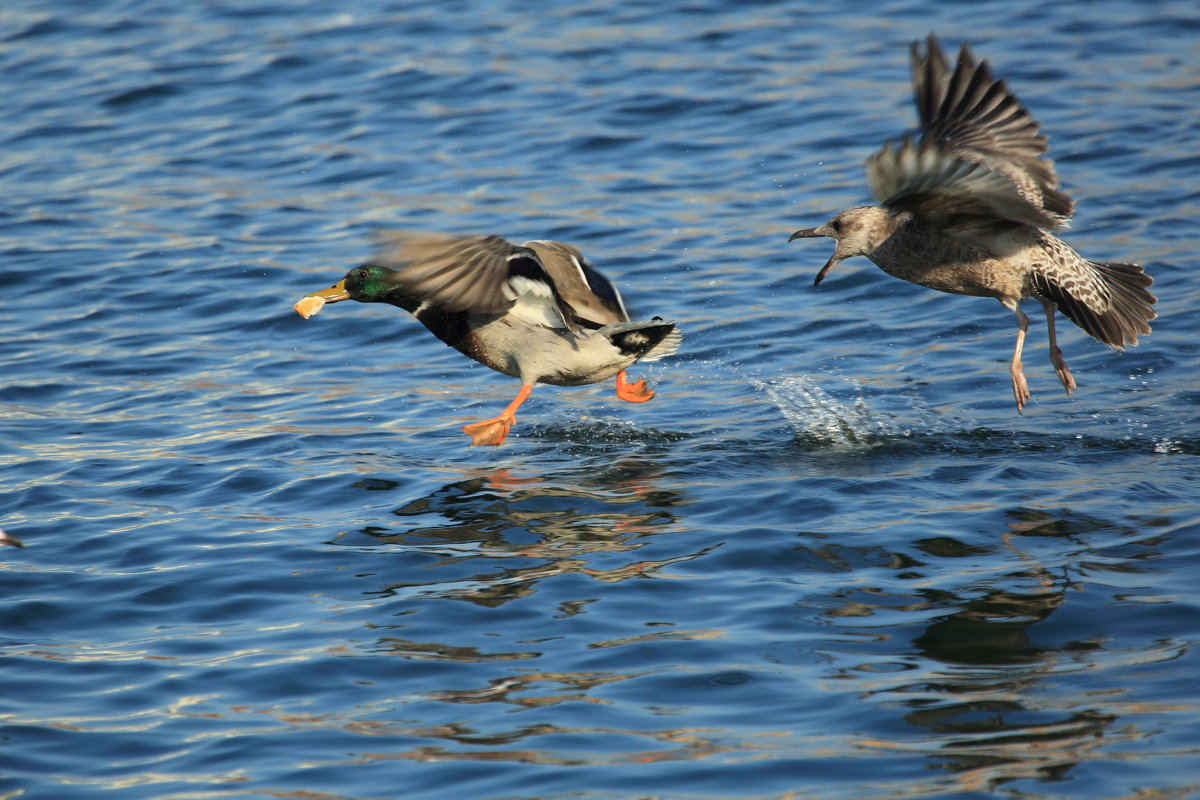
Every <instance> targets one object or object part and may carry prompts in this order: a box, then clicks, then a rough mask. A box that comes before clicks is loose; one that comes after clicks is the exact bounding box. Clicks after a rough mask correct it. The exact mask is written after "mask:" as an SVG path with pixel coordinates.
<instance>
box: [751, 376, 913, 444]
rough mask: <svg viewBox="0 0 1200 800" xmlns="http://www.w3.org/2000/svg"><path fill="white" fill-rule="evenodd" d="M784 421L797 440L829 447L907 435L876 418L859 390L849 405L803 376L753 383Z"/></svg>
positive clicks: (889, 423) (888, 420)
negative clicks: (771, 402)
mask: <svg viewBox="0 0 1200 800" xmlns="http://www.w3.org/2000/svg"><path fill="white" fill-rule="evenodd" d="M754 383H755V387H756V388H758V389H761V390H762V391H765V392H766V393H767V394H768V395H769V396H770V398H771V400H773V401H774V402H775V405H777V406H778V407H779V410H780V411H782V412H783V415H784V416H785V417H787V420H788V422H790V423H791V424H792V427H793V428H794V429H795V431H796V435H797V436H801V437H812V438H816V439H820V440H822V441H826V442H829V443H832V444H842V445H851V444H868V443H871V442H875V441H878V440H880V439H882V438H889V437H893V436H904V435H908V432H907V431H906V430H904V429H903V428H902V427H900V426H899V425H897V424H896V423H895V422H894V421H893V420H891V419H887V418H880V417H877V416H875V415H874V414H873V413H872V412H871V409H870V408H869V407H868V406H867V402H866V399H865V398H864V397H863V396H862V393H861V390H860V392H859V394H858V396H857V397H855V398H854V399H853V400H852V401H850V402H845V401H842V400H838V399H837V398H835V397H834V396H833V395H831V394H830V393H829V392H827V391H825V390H824V389H823V388H821V387H820V386H818V385H817V384H816V383H815V382H814V381H813V380H811V379H810V378H808V377H805V376H788V377H784V378H775V379H773V380H769V381H755V382H754Z"/></svg>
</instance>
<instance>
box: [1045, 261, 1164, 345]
mask: <svg viewBox="0 0 1200 800" xmlns="http://www.w3.org/2000/svg"><path fill="white" fill-rule="evenodd" d="M1087 263H1088V266H1090V267H1091V268H1092V269H1093V270H1095V272H1096V275H1097V277H1098V278H1099V280H1098V281H1097V283H1098V284H1100V285H1102V286H1103V294H1104V296H1103V297H1097V296H1096V293H1095V292H1093V291H1082V292H1079V291H1077V292H1072V291H1071V288H1072V287H1070V286H1062V285H1059V284H1058V283H1055V282H1054V281H1053V280H1051V279H1050V278H1048V277H1047V276H1046V275H1044V274H1042V273H1038V272H1035V273H1034V275H1033V286H1034V289H1035V290H1036V291H1037V293H1038V294H1040V295H1041V296H1042V297H1045V298H1046V299H1047V300H1051V301H1053V302H1054V304H1055V305H1056V306H1058V310H1059V311H1061V312H1062V313H1063V315H1064V316H1066V317H1067V319H1069V320H1071V321H1072V322H1074V323H1075V324H1076V325H1078V326H1079V327H1080V328H1082V329H1083V330H1084V331H1086V332H1087V333H1088V334H1089V335H1090V336H1091V337H1092V338H1094V339H1095V340H1096V341H1098V342H1103V343H1104V344H1106V345H1108V346H1110V347H1113V348H1116V349H1117V350H1124V349H1125V346H1126V345H1127V344H1128V345H1129V346H1130V347H1136V346H1137V343H1138V336H1146V335H1147V334H1149V333H1150V320H1152V319H1154V318H1155V317H1156V316H1158V315H1157V314H1155V312H1154V309H1153V308H1152V307H1151V306H1153V305H1154V304H1155V303H1156V302H1158V298H1157V297H1155V296H1154V295H1153V294H1151V293H1150V291H1149V287H1150V285H1151V284H1153V283H1154V279H1153V278H1151V277H1150V276H1149V275H1147V274H1146V271H1145V269H1143V268H1142V266H1141V265H1139V264H1115V263H1103V262H1099V261H1089V262H1087Z"/></svg>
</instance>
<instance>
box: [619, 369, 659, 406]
mask: <svg viewBox="0 0 1200 800" xmlns="http://www.w3.org/2000/svg"><path fill="white" fill-rule="evenodd" d="M617 397H619V398H621V399H622V400H624V401H625V402H626V403H644V402H646V401H647V400H650V399H652V398H653V397H654V392H652V391H650V390H649V389H647V388H646V382H645V381H644V380H639V381H637V382H636V383H626V382H625V370H621V371H620V372H618V373H617Z"/></svg>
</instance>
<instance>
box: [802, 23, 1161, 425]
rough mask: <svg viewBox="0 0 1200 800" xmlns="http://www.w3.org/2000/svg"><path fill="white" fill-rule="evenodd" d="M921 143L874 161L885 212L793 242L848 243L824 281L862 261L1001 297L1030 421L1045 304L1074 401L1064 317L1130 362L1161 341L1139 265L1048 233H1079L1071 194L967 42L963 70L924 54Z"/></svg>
mask: <svg viewBox="0 0 1200 800" xmlns="http://www.w3.org/2000/svg"><path fill="white" fill-rule="evenodd" d="M912 66H913V90H914V99H915V101H916V106H917V116H918V118H919V120H920V139H919V140H918V141H913V139H912V137H910V136H905V137H902V138H901V139H900V140H899V141H890V142H888V143H887V144H885V145H884V146H883V147H882V148H881V149H880V150H879V151H878V152H876V153H875V154H874V155H872V156H871V157H870V158H869V159H868V161H867V184H868V186H869V187H870V189H871V193H872V194H873V195H874V197H875V199H876V200H877V201H878V202H879V203H880V206H860V207H857V208H851V209H847V210H846V211H843V212H841V213H840V214H838V215H837V216H835V217H834V218H833V219H831V220H829V222H827V223H825V224H824V225H821V226H818V227H816V228H808V229H805V230H799V231H796V232H795V233H794V234H792V239H793V240H794V239H800V238H814V237H819V236H828V237H831V238H833V239H835V240H836V241H837V246H836V248H835V249H834V254H833V256H832V257H831V258H830V259H829V261H828V262H827V263H826V264H825V266H824V267H822V268H821V271H820V272H819V273H818V274H817V278H816V281H815V282H816V283H818V284H819V283H820V282H821V280H822V279H823V278H824V277H825V275H826V274H827V273H828V272H829V270H830V269H832V268H833V267H834V266H835V265H836V264H837V263H839V262H840V261H842V260H844V259H847V258H850V257H851V256H856V255H862V256H866V257H867V258H869V259H871V260H872V261H874V262H875V264H876V265H877V266H878V267H879V268H880V269H882V270H883V271H884V272H886V273H888V274H889V275H893V276H895V277H897V278H902V279H904V280H906V281H910V282H912V283H916V284H918V285H920V286H926V287H929V288H931V289H936V290H938V291H941V292H948V293H951V294H965V295H973V296H978V297H994V298H996V299H997V300H999V301H1000V302H1001V303H1002V304H1003V305H1004V306H1005V307H1006V308H1008V309H1010V310H1011V311H1013V313H1014V314H1016V316H1017V324H1018V331H1017V342H1016V347H1015V348H1014V351H1013V356H1012V360H1011V362H1010V366H1009V372H1010V374H1011V377H1012V386H1013V396H1014V397H1015V399H1016V403H1017V409H1018V410H1022V409H1024V407H1025V403H1026V401H1027V400H1028V399H1029V388H1028V386H1027V384H1026V381H1025V376H1024V372H1023V369H1022V365H1021V350H1022V347H1023V345H1024V341H1025V332H1026V330H1027V329H1028V325H1029V320H1028V318H1027V317H1026V316H1025V314H1024V313H1023V312H1022V311H1021V309H1020V308H1019V304H1020V302H1021V300H1023V299H1025V298H1027V297H1034V298H1036V299H1037V300H1038V302H1040V303H1041V305H1042V308H1043V310H1044V312H1045V314H1046V322H1047V328H1048V334H1049V339H1050V361H1051V363H1052V364H1053V365H1054V368H1055V372H1056V373H1057V374H1058V377H1059V380H1060V381H1061V382H1062V385H1063V388H1065V389H1066V390H1067V394H1070V393H1071V392H1072V391H1073V390H1074V389H1075V379H1074V378H1073V377H1072V376H1071V371H1070V370H1069V369H1068V368H1067V365H1066V362H1065V361H1064V360H1063V357H1062V352H1061V351H1060V350H1059V348H1058V343H1057V340H1056V336H1055V330H1054V311H1055V309H1057V310H1059V311H1061V312H1062V313H1063V314H1064V315H1065V316H1066V317H1067V318H1068V319H1070V320H1071V321H1072V322H1074V323H1075V324H1076V325H1078V326H1079V327H1080V328H1082V329H1083V330H1084V331H1086V332H1087V333H1088V334H1090V335H1091V336H1092V337H1094V338H1095V339H1096V340H1098V341H1100V342H1103V343H1104V344H1107V345H1109V346H1111V347H1114V348H1116V349H1118V350H1122V349H1124V347H1125V345H1127V344H1128V345H1130V346H1133V345H1136V344H1137V339H1138V336H1144V335H1146V334H1148V333H1150V325H1149V323H1150V320H1152V319H1154V317H1155V313H1154V309H1153V308H1151V306H1152V305H1153V304H1154V303H1155V302H1156V298H1155V297H1154V295H1152V294H1151V293H1150V292H1149V291H1148V290H1147V289H1148V287H1149V286H1150V285H1151V283H1152V282H1153V281H1152V280H1151V278H1150V276H1149V275H1147V274H1146V273H1145V271H1144V270H1143V269H1142V267H1141V266H1138V265H1137V264H1115V263H1103V262H1096V261H1089V260H1088V259H1086V258H1084V257H1083V256H1081V255H1079V254H1078V253H1076V252H1075V251H1074V250H1073V249H1072V248H1071V247H1070V246H1069V245H1067V244H1066V242H1063V241H1062V240H1061V239H1058V238H1057V237H1055V236H1054V235H1053V234H1051V233H1048V232H1047V231H1057V230H1060V229H1062V228H1063V227H1065V226H1066V223H1067V220H1068V219H1069V218H1070V216H1071V214H1072V213H1073V212H1074V203H1073V202H1072V201H1071V199H1070V198H1069V197H1068V196H1067V195H1066V194H1064V193H1063V192H1061V191H1060V190H1059V188H1058V185H1059V184H1058V175H1057V174H1056V173H1055V171H1054V162H1052V161H1050V160H1049V159H1048V158H1045V157H1044V156H1045V153H1046V150H1047V145H1046V137H1045V136H1044V135H1043V134H1041V133H1040V132H1039V130H1038V123H1037V121H1036V120H1035V119H1034V118H1033V116H1032V115H1030V113H1029V111H1028V110H1026V109H1025V107H1024V106H1022V105H1021V103H1020V101H1019V100H1018V99H1017V97H1016V95H1014V94H1012V92H1010V91H1009V90H1008V88H1007V86H1005V84H1004V81H1003V80H1002V79H997V78H994V77H993V76H992V74H991V70H990V69H989V67H988V64H987V62H986V61H982V62H976V61H975V58H974V56H973V55H972V54H971V50H970V47H969V46H968V45H967V44H965V43H964V44H963V45H962V48H961V49H960V50H959V53H958V60H957V63H956V64H955V66H954V69H953V70H951V68H950V65H949V64H948V63H947V61H946V57H945V56H944V55H943V54H942V50H941V47H940V46H939V45H938V42H937V39H936V38H934V37H933V36H932V35H930V36H929V37H928V38H927V40H926V46H925V49H924V50H922V48H921V46H920V43H914V44H913V47H912Z"/></svg>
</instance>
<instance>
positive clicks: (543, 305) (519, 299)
mask: <svg viewBox="0 0 1200 800" xmlns="http://www.w3.org/2000/svg"><path fill="white" fill-rule="evenodd" d="M502 291H503V292H504V297H505V298H506V299H508V300H513V301H514V302H513V306H512V308H510V309H509V310H508V313H509V314H511V315H512V316H514V317H516V318H517V319H519V320H521V321H522V322H528V323H531V324H533V325H543V326H545V327H547V328H565V327H567V323H566V320H564V319H563V317H562V314H561V313H560V312H559V310H558V305H557V304H556V303H555V302H554V292H553V291H551V290H550V287H549V286H548V285H547V284H546V283H544V282H543V281H535V280H531V279H530V278H526V277H524V276H522V275H514V276H512V277H511V278H509V279H508V280H507V281H506V282H505V283H504V287H503V290H502Z"/></svg>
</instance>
